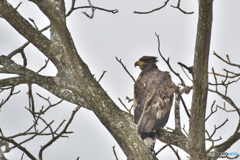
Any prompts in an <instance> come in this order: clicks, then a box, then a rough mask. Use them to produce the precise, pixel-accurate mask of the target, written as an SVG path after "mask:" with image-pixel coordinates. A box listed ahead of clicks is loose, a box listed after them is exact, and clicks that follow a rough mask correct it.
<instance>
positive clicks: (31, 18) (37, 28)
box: [29, 18, 38, 30]
mask: <svg viewBox="0 0 240 160" xmlns="http://www.w3.org/2000/svg"><path fill="white" fill-rule="evenodd" d="M29 20H30V21H31V22H32V23H33V24H34V27H35V28H36V29H37V30H38V27H37V25H36V23H35V21H34V20H33V19H32V18H29Z"/></svg>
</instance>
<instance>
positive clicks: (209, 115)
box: [205, 100, 217, 122]
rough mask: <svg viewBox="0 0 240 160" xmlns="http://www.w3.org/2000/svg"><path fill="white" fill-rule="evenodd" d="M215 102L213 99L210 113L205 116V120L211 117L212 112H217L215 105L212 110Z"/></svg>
mask: <svg viewBox="0 0 240 160" xmlns="http://www.w3.org/2000/svg"><path fill="white" fill-rule="evenodd" d="M215 102H216V100H214V101H213V103H212V106H211V113H210V114H209V115H208V116H207V118H206V119H205V122H206V121H207V120H208V118H209V117H211V115H212V114H213V113H215V112H217V107H216V109H215V111H213V106H214V104H215Z"/></svg>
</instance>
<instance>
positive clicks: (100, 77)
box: [98, 71, 107, 83]
mask: <svg viewBox="0 0 240 160" xmlns="http://www.w3.org/2000/svg"><path fill="white" fill-rule="evenodd" d="M106 72H107V71H103V73H102V75H101V77H100V78H99V80H98V83H99V82H100V81H101V79H102V78H103V76H104V74H105V73H106Z"/></svg>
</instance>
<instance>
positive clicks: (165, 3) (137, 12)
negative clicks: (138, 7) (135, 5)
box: [133, 0, 169, 14]
mask: <svg viewBox="0 0 240 160" xmlns="http://www.w3.org/2000/svg"><path fill="white" fill-rule="evenodd" d="M168 2H169V0H167V1H166V2H164V5H162V6H161V7H159V8H156V9H153V10H151V11H147V12H139V11H134V12H133V13H136V14H149V13H153V12H155V11H158V10H160V9H162V8H164V7H165V6H166V5H167V3H168Z"/></svg>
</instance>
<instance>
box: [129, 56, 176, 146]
mask: <svg viewBox="0 0 240 160" xmlns="http://www.w3.org/2000/svg"><path fill="white" fill-rule="evenodd" d="M157 61H158V60H157V57H151V56H143V57H142V58H140V59H139V60H138V61H137V62H136V63H135V67H136V66H139V68H140V69H141V71H142V72H141V73H140V75H139V77H138V79H137V80H136V82H135V84H134V104H133V107H134V123H135V124H137V130H138V134H139V135H140V136H141V138H142V140H143V141H144V142H145V144H146V145H147V147H148V148H149V149H150V150H151V151H153V149H154V145H155V142H156V137H155V135H156V131H157V130H159V129H161V128H163V127H164V126H165V124H166V123H167V121H168V117H169V113H170V110H171V107H172V103H173V91H174V84H173V82H172V79H171V76H170V74H169V72H163V71H160V70H159V69H158V67H157V65H156V62H157ZM146 103H147V104H146ZM144 106H146V107H145V113H144V114H143V111H144ZM142 114H143V116H142ZM141 116H142V117H141ZM140 119H141V120H140ZM139 121H140V122H139Z"/></svg>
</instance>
